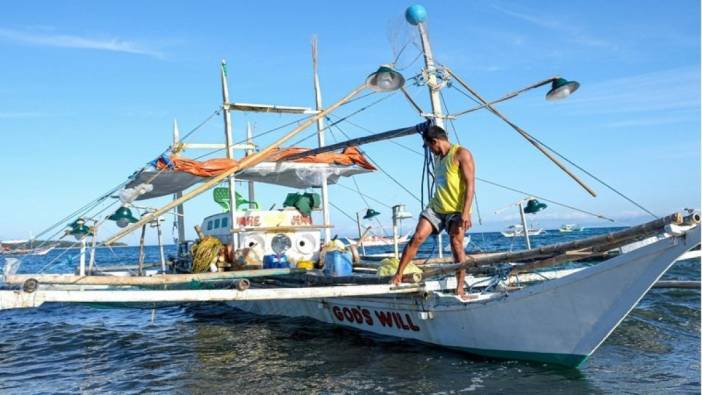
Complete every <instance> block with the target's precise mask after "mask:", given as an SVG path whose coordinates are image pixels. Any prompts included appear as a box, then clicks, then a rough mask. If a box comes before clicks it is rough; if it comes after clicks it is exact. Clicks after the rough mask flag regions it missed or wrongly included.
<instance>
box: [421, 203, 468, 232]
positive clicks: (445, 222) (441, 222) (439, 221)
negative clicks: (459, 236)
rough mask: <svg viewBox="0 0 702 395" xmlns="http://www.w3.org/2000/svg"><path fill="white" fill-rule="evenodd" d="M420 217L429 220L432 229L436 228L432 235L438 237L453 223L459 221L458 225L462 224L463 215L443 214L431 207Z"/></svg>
mask: <svg viewBox="0 0 702 395" xmlns="http://www.w3.org/2000/svg"><path fill="white" fill-rule="evenodd" d="M419 216H420V217H424V218H426V219H427V221H429V223H430V224H431V226H432V228H434V231H433V232H432V234H435V235H438V234H439V233H441V231H442V230H444V229H448V227H449V226H450V225H451V222H453V221H457V222H458V223H460V221H461V213H446V214H441V213H437V212H436V211H434V209H433V208H431V207H427V208H425V209H424V211H422V213H421V214H419Z"/></svg>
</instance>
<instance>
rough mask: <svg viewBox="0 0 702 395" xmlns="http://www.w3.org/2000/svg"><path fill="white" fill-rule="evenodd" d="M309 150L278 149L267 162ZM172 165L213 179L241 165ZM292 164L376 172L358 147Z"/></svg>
mask: <svg viewBox="0 0 702 395" xmlns="http://www.w3.org/2000/svg"><path fill="white" fill-rule="evenodd" d="M308 150H309V149H308V148H300V147H292V148H286V149H283V150H281V149H278V150H277V152H275V153H274V154H273V155H272V156H271V157H270V158H269V159H268V160H267V161H269V162H282V161H285V158H286V157H288V156H291V155H295V154H298V153H300V152H304V151H308ZM170 161H171V164H172V165H173V167H174V169H175V170H176V171H182V172H186V173H190V174H193V175H196V176H200V177H213V176H216V175H219V174H222V173H224V172H225V171H227V170H229V169H231V168H232V167H234V166H236V165H237V163H239V162H238V161H237V160H233V159H225V158H217V159H209V160H206V161H203V162H199V161H196V160H192V159H182V158H179V157H178V156H176V155H174V156H171V158H170ZM292 162H295V163H328V164H336V165H343V166H351V165H358V166H359V167H362V168H364V169H367V170H376V168H375V166H373V165H372V164H371V163H370V162H368V160H367V159H366V158H365V157H364V156H363V154H361V151H359V149H358V148H356V147H346V148H344V149H343V151H341V152H340V153H339V152H326V153H321V154H317V155H313V156H306V157H303V158H299V159H295V160H293V161H292ZM156 167H157V168H158V169H159V170H168V169H169V167H168V165H167V164H166V163H165V162H164V160H163V159H159V160H158V162H157V163H156Z"/></svg>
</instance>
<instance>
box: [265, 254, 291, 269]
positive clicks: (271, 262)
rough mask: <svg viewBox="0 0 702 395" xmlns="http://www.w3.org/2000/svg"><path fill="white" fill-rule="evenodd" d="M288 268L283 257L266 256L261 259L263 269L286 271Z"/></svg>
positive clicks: (286, 259) (285, 258) (286, 261)
mask: <svg viewBox="0 0 702 395" xmlns="http://www.w3.org/2000/svg"><path fill="white" fill-rule="evenodd" d="M289 267H290V264H289V263H288V257H287V256H285V255H266V256H264V257H263V268H264V269H287V268H289Z"/></svg>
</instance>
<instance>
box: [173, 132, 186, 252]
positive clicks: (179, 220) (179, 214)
mask: <svg viewBox="0 0 702 395" xmlns="http://www.w3.org/2000/svg"><path fill="white" fill-rule="evenodd" d="M179 143H180V130H179V129H178V121H177V120H175V119H174V120H173V147H174V148H175V147H176V146H177V145H178V144H179ZM181 197H183V192H176V193H175V195H174V200H178V199H180V198H181ZM176 224H177V228H178V244H179V245H180V243H182V242H184V241H185V211H184V210H183V205H182V204H179V205H177V206H176Z"/></svg>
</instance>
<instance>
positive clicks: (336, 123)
mask: <svg viewBox="0 0 702 395" xmlns="http://www.w3.org/2000/svg"><path fill="white" fill-rule="evenodd" d="M339 122H341V121H338V122H335V123H334V124H333V125H334V126H335V127H336V128H337V129H338V130H339V132H341V134H343V135H344V136H345V137H346V138H347V139H350V137H349V135H348V134H346V133H345V132H344V131H343V130H342V129H341V128H340V127H339V126H338V123H339ZM358 150H359V151H360V152H361V153H362V154H363V155H365V156H366V158H368V160H369V161H370V162H371V163H372V164H373V165H374V166H375V167H377V168H378V170H380V171H381V172H382V173H383V174H385V175H386V176H387V177H388V178H389V179H390V180H392V181H393V182H394V183H395V184H397V185H398V186H399V187H400V188H402V189H403V190H404V191H405V192H407V193H408V194H409V195H410V196H412V197H413V198H414V199H415V200H417V201H418V202H420V203H421V199H419V198H418V197H417V195H415V194H414V193H413V192H412V191H410V190H409V189H407V187H405V186H404V185H402V183H401V182H399V181H398V180H397V179H395V178H394V177H393V176H391V175H390V173H388V172H387V171H385V169H383V167H382V166H380V165H379V164H378V162H376V161H375V160H373V158H371V157H370V155H368V153H367V152H365V151H364V150H362V149H361V148H360V147H358Z"/></svg>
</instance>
